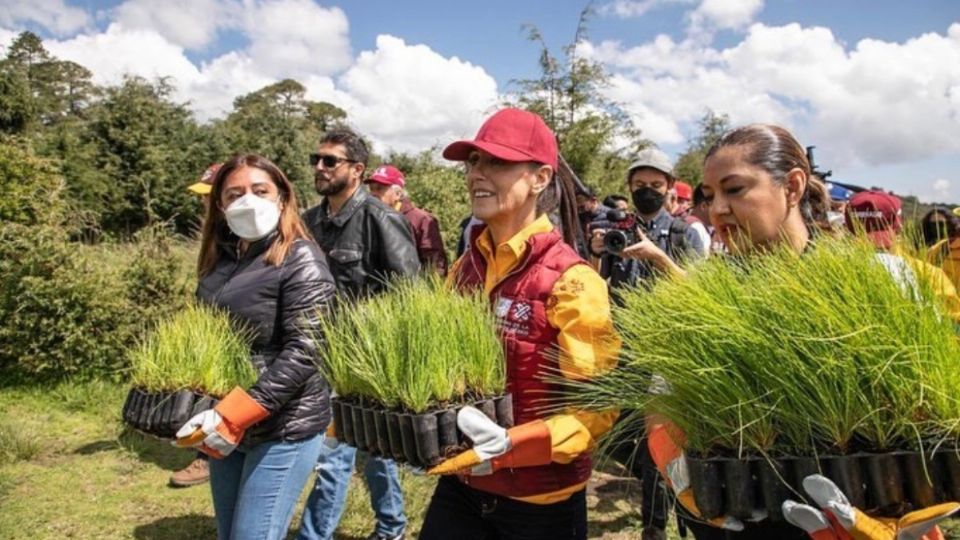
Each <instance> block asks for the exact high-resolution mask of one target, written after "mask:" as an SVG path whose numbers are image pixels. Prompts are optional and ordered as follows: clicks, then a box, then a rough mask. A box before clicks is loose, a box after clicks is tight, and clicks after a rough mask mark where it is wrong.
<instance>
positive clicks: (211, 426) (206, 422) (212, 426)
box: [173, 386, 270, 459]
mask: <svg viewBox="0 0 960 540" xmlns="http://www.w3.org/2000/svg"><path fill="white" fill-rule="evenodd" d="M269 415H270V413H269V412H267V410H266V409H264V408H263V406H262V405H260V404H259V403H257V402H256V400H254V399H253V398H252V397H250V395H249V394H247V393H246V392H245V391H244V390H243V388H240V387H239V386H238V387H236V388H234V389H233V390H231V391H230V393H229V394H227V395H226V396H225V397H224V398H223V399H222V400H220V403H218V404H217V406H216V407H214V408H213V409H209V410H206V411H203V412H201V413H199V414H196V415H194V417H193V418H191V419H190V420H188V421H187V423H186V424H184V425H183V426H182V427H181V428H180V429H179V430H178V431H177V439H176V440H175V441H173V444H174V445H175V446H179V447H180V448H187V447H195V448H197V449H198V450H200V451H201V452H203V453H204V454H207V455H208V456H210V457H212V458H216V459H221V458H223V457H226V456H228V455H229V454H230V452H233V450H234V448H236V447H237V444H239V443H240V439H242V438H243V433H244V432H245V431H246V430H247V428H249V427H250V426H252V425H253V424H256V423H257V422H259V421H260V420H263V419H264V418H266V417H267V416H269Z"/></svg>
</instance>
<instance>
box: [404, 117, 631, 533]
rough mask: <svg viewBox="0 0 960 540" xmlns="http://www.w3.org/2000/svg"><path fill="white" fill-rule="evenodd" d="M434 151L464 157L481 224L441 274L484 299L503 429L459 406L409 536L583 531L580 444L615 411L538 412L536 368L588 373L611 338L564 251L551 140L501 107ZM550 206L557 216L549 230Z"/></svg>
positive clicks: (569, 217) (608, 324)
mask: <svg viewBox="0 0 960 540" xmlns="http://www.w3.org/2000/svg"><path fill="white" fill-rule="evenodd" d="M443 156H444V157H445V158H447V159H450V160H455V161H462V162H464V164H465V165H466V189H467V190H468V191H469V194H470V200H471V204H472V210H473V215H474V216H476V217H477V218H478V219H480V220H482V221H483V225H479V226H477V227H475V228H474V232H473V234H472V236H471V241H470V242H469V244H468V247H467V251H466V254H465V255H464V256H463V257H461V258H459V259H458V260H457V262H456V263H455V264H454V266H453V268H452V269H451V272H450V276H449V277H448V282H449V283H451V284H452V285H453V286H454V287H456V289H457V290H459V291H464V292H470V291H474V290H481V291H483V292H484V293H485V294H487V295H489V298H490V302H491V307H492V309H493V310H494V312H495V314H496V317H497V321H498V326H499V328H500V336H501V340H502V341H503V345H504V349H505V351H506V355H507V359H506V361H507V366H508V369H507V389H508V391H509V392H511V393H512V395H513V400H514V401H513V411H514V418H515V421H516V425H515V426H514V427H513V428H510V429H509V430H507V429H504V428H501V427H499V426H497V425H496V424H494V423H493V422H492V421H490V420H489V419H488V418H486V417H485V416H484V415H483V413H481V412H480V411H478V410H477V409H474V408H472V407H465V408H464V409H462V410H461V412H460V413H459V414H458V418H457V424H458V426H459V427H460V428H461V430H463V431H464V432H465V433H467V434H468V435H469V437H470V438H471V439H472V440H473V442H474V446H473V448H472V449H470V450H467V451H465V452H463V453H461V454H459V455H457V456H454V457H452V458H450V459H448V460H446V461H444V462H442V463H441V464H440V465H438V466H437V467H435V468H433V469H431V470H430V471H428V472H429V473H431V474H443V475H444V476H443V477H442V478H440V480H439V482H438V483H437V487H436V491H434V494H433V497H432V498H431V500H430V506H429V508H428V509H427V514H426V517H425V518H424V522H423V529H422V530H421V532H420V538H421V540H447V539H451V538H454V539H468V538H471V539H474V538H476V539H479V538H490V539H492V538H502V539H519V538H524V539H528V540H555V539H558V538H564V539H570V540H581V539H585V538H586V537H587V507H586V483H587V480H588V479H589V478H590V474H591V470H592V468H593V465H592V461H591V456H590V453H591V452H590V450H591V448H592V447H593V446H594V444H595V441H596V440H597V437H599V436H600V435H601V434H603V433H604V432H606V431H607V430H608V429H609V428H610V425H611V424H612V423H613V420H614V418H616V413H615V412H608V413H593V412H586V411H565V412H564V413H560V414H548V413H545V412H544V411H543V408H542V407H540V406H539V402H540V400H542V398H543V395H544V394H545V393H547V392H550V391H555V390H556V389H557V387H556V386H555V385H554V384H553V383H550V382H548V381H546V380H545V379H544V378H542V375H545V374H546V373H554V374H556V375H557V376H563V377H568V378H572V379H584V378H589V377H594V376H597V375H600V374H602V373H604V372H605V371H607V370H608V369H610V368H612V367H613V364H614V363H615V361H616V360H615V359H616V355H617V352H618V351H619V345H620V342H619V339H618V338H617V337H616V334H615V333H614V331H613V324H612V321H611V319H610V304H609V300H608V296H607V288H606V285H605V284H604V282H603V280H602V279H601V278H600V277H599V276H598V275H597V274H596V272H594V270H593V269H591V268H590V267H589V266H588V265H587V264H585V263H584V261H583V259H581V258H580V257H579V255H578V254H577V252H576V250H575V247H574V246H575V245H576V227H577V216H576V206H575V199H574V188H573V185H572V183H571V182H570V181H569V180H566V179H564V177H561V176H560V175H558V174H556V170H557V163H558V161H559V160H558V153H557V142H556V137H555V136H554V134H553V133H552V132H551V131H550V128H548V127H547V125H546V124H545V123H544V122H543V120H542V119H541V118H540V117H539V116H537V115H535V114H533V113H531V112H528V111H523V110H519V109H504V110H501V111H500V112H498V113H496V114H494V115H493V116H492V117H490V118H489V119H488V120H487V121H486V122H485V123H484V124H483V126H482V127H481V128H480V130H479V132H478V133H477V136H476V138H475V139H474V140H468V141H458V142H455V143H453V144H451V145H449V146H447V148H446V149H444V151H443ZM550 214H554V215H558V216H560V220H561V222H562V224H563V227H562V231H563V234H562V235H561V233H560V232H559V229H558V228H557V227H555V226H554V225H553V224H552V223H551V220H550V219H549V217H548V216H549V215H550ZM548 351H553V352H554V353H555V354H551V353H550V352H548Z"/></svg>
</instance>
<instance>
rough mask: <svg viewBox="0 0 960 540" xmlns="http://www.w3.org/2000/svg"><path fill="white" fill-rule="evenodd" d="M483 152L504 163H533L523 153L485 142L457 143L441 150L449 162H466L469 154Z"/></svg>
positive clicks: (527, 155)
mask: <svg viewBox="0 0 960 540" xmlns="http://www.w3.org/2000/svg"><path fill="white" fill-rule="evenodd" d="M474 150H483V151H484V152H486V153H488V154H490V155H491V156H493V157H496V158H500V159H502V160H504V161H535V160H534V158H533V156H531V155H530V154H527V153H525V152H520V151H518V150H514V149H513V148H510V147H507V146H503V145H502V144H497V143H491V142H485V141H457V142H455V143H451V144H450V145H448V146H447V147H446V148H444V149H443V157H444V158H445V159H449V160H450V161H466V160H467V158H468V157H470V152H472V151H474Z"/></svg>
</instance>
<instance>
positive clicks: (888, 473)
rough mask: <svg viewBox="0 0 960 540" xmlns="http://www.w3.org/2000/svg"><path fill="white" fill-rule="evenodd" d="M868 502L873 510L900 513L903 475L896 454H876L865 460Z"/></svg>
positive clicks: (864, 468) (864, 469)
mask: <svg viewBox="0 0 960 540" xmlns="http://www.w3.org/2000/svg"><path fill="white" fill-rule="evenodd" d="M863 465H864V466H863V472H864V473H865V475H866V478H865V481H866V490H867V495H868V496H867V500H868V503H869V504H870V507H871V508H877V509H880V510H881V511H883V510H885V509H889V510H890V511H891V512H892V513H894V514H897V513H899V510H900V507H902V506H903V503H904V496H903V475H902V474H901V472H900V467H899V466H898V465H897V456H896V454H875V455H869V456H865V457H864V458H863Z"/></svg>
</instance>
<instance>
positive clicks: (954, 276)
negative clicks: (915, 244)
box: [920, 208, 960, 287]
mask: <svg viewBox="0 0 960 540" xmlns="http://www.w3.org/2000/svg"><path fill="white" fill-rule="evenodd" d="M920 234H921V235H923V242H924V244H925V246H926V247H927V255H926V260H927V262H929V263H930V264H933V265H935V266H938V267H940V268H942V269H943V271H944V272H946V274H947V276H949V277H950V281H951V282H953V284H954V286H955V287H960V218H958V217H957V216H956V215H955V213H954V212H948V211H947V209H946V208H934V209H933V210H930V211H929V212H927V213H926V214H925V215H924V216H923V218H921V219H920Z"/></svg>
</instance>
